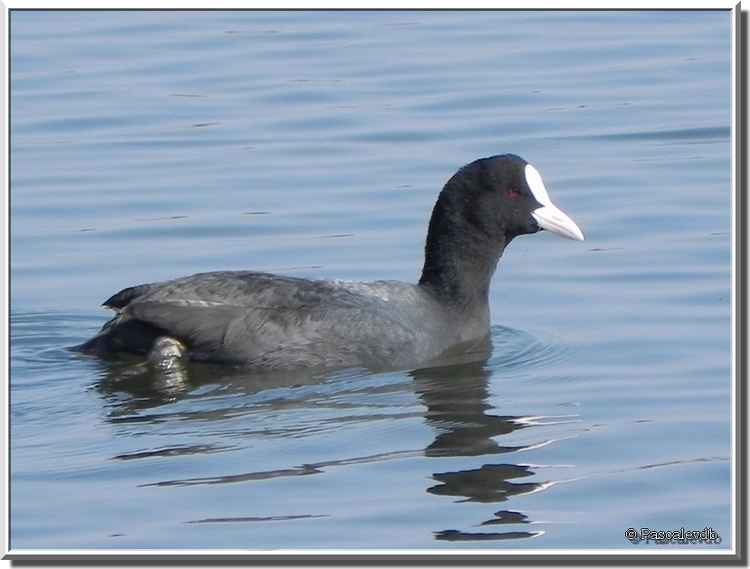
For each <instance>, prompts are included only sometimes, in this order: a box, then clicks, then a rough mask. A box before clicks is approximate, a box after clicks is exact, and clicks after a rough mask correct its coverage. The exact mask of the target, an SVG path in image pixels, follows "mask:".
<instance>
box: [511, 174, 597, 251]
mask: <svg viewBox="0 0 750 569" xmlns="http://www.w3.org/2000/svg"><path fill="white" fill-rule="evenodd" d="M525 173H526V183H527V184H528V186H529V189H530V190H531V193H532V194H533V195H534V199H536V201H538V202H539V203H540V204H542V205H541V207H538V208H537V209H535V210H534V211H532V212H531V215H532V217H533V218H534V219H535V220H536V222H537V223H538V224H539V227H541V228H542V229H546V230H547V231H552V232H553V233H557V234H558V235H562V236H563V237H567V238H569V239H576V240H578V241H583V232H582V231H581V230H580V229H579V227H578V226H577V225H576V224H575V222H574V221H573V220H572V219H570V217H568V215H567V214H566V213H564V212H563V211H562V210H561V209H559V208H558V207H557V206H556V205H555V204H553V203H552V200H550V199H549V194H547V188H545V187H544V182H542V176H541V175H540V174H539V172H538V171H537V169H536V168H534V167H533V166H532V165H531V164H526V172H525Z"/></svg>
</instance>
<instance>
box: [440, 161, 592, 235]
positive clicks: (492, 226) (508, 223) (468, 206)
mask: <svg viewBox="0 0 750 569" xmlns="http://www.w3.org/2000/svg"><path fill="white" fill-rule="evenodd" d="M443 194H447V195H441V199H443V198H444V201H445V203H444V204H443V205H444V206H445V207H448V208H449V209H454V210H455V211H454V213H457V214H459V217H460V218H463V219H462V221H463V222H464V223H465V224H468V226H470V227H471V229H474V230H476V231H479V232H481V233H483V234H485V235H488V236H497V237H498V238H499V239H502V240H503V241H504V244H507V243H508V242H509V241H510V240H511V239H512V238H513V237H516V236H518V235H524V234H528V233H536V232H537V231H540V230H543V229H546V230H548V231H551V232H553V233H557V234H558V235H562V236H563V237H568V238H570V239H577V240H579V241H583V233H582V232H581V230H580V229H579V228H578V226H577V225H576V224H575V222H574V221H573V220H572V219H570V217H568V216H567V215H566V214H565V213H563V212H562V211H561V210H560V209H559V208H558V207H557V206H555V205H554V204H553V203H552V201H551V200H550V198H549V195H548V194H547V189H546V188H545V186H544V182H543V181H542V177H541V175H540V174H539V171H538V170H537V169H536V168H534V166H532V165H531V164H529V163H528V162H526V161H525V160H524V159H523V158H521V157H519V156H516V155H515V154H503V155H499V156H491V157H489V158H481V159H479V160H475V161H474V162H472V163H470V164H467V165H466V166H464V167H463V168H461V169H460V170H459V171H458V172H456V174H454V175H453V177H452V178H451V179H450V180H449V181H448V183H447V184H446V186H445V190H444V191H443ZM454 221H455V220H454ZM470 227H465V228H464V229H465V230H469V229H470Z"/></svg>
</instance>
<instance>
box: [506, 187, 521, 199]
mask: <svg viewBox="0 0 750 569" xmlns="http://www.w3.org/2000/svg"><path fill="white" fill-rule="evenodd" d="M508 197H509V198H510V199H512V200H516V199H518V198H520V197H521V192H520V190H517V189H516V188H510V189H509V190H508Z"/></svg>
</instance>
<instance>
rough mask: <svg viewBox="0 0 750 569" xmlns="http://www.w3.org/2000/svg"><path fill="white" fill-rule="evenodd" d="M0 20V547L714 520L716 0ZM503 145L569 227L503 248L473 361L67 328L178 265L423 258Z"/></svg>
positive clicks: (724, 31) (406, 540)
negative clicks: (340, 366)
mask: <svg viewBox="0 0 750 569" xmlns="http://www.w3.org/2000/svg"><path fill="white" fill-rule="evenodd" d="M11 26H12V27H11V39H12V45H11V58H12V59H11V63H12V70H11V71H12V74H11V103H12V112H11V120H12V134H11V151H12V155H11V168H12V172H11V174H12V176H11V204H10V206H11V207H10V211H11V247H12V249H11V270H12V274H11V295H12V298H11V461H12V462H11V523H12V528H11V529H12V533H11V538H12V541H11V545H12V547H13V548H14V549H24V548H46V547H53V548H135V547H148V548H154V547H158V548H173V547H174V548H251V549H264V548H266V549H267V548H291V547H294V548H301V547H304V548H307V547H313V548H331V547H344V548H347V547H370V548H380V547H389V548H443V547H450V548H496V549H499V548H503V549H505V548H550V547H576V548H589V547H608V548H611V547H615V548H628V550H631V551H643V549H644V548H646V547H648V546H646V545H639V546H637V547H636V546H633V545H631V544H630V543H629V542H628V541H627V540H625V538H624V531H625V530H626V529H627V528H629V527H635V528H641V527H650V528H662V529H672V528H679V527H681V526H685V527H686V528H687V529H702V528H704V527H705V526H710V527H712V528H713V529H714V530H716V531H717V532H719V534H720V535H721V536H722V538H723V541H722V543H721V544H720V545H718V546H714V547H720V548H726V547H729V546H730V545H731V535H730V531H731V521H730V520H731V518H730V516H731V506H730V505H731V483H730V482H731V479H730V476H731V466H732V463H731V439H730V435H731V424H730V416H731V415H730V413H731V406H730V397H731V378H730V203H731V195H730V140H729V136H730V127H729V125H730V59H729V49H730V16H729V13H728V12H648V13H642V12H621V13H618V12H549V13H543V12H528V13H527V12H491V13H479V12H376V13H350V12H335V13H304V12H284V13H275V12H208V13H200V12H189V13H185V12H147V13H141V12H86V13H77V12H19V11H15V12H13V14H12V16H11ZM502 152H515V153H517V154H520V155H521V156H523V157H524V158H526V159H527V160H529V161H530V162H532V163H533V164H535V165H536V167H537V168H538V169H539V170H540V171H541V172H542V174H543V175H544V178H545V181H546V183H547V186H548V188H549V191H550V194H551V196H552V198H553V199H554V200H555V202H556V203H558V205H559V206H560V207H561V208H563V209H564V210H566V211H568V212H569V213H570V214H571V216H572V217H573V218H574V219H575V221H576V222H577V223H578V224H579V225H580V227H581V228H582V229H583V231H584V233H585V234H586V236H587V240H586V241H585V242H583V243H578V242H573V241H568V240H564V239H560V238H558V237H556V236H553V235H550V234H541V235H534V236H528V237H524V238H520V239H518V240H516V241H514V242H513V244H512V245H511V247H510V248H509V249H508V250H507V251H506V254H505V256H504V258H503V260H502V261H501V265H500V270H499V271H498V274H497V275H496V277H495V280H494V282H493V287H492V291H491V296H492V299H491V301H492V311H493V315H492V320H493V327H492V342H493V346H494V351H493V354H492V356H491V357H490V359H489V360H488V361H486V362H477V363H462V364H456V365H453V366H448V367H444V368H433V369H419V370H405V371H394V372H389V373H368V372H367V371H365V370H342V371H337V372H333V373H330V374H325V375H310V374H307V375H306V374H295V375H282V376H275V377H273V376H271V377H269V376H258V375H254V374H252V373H248V372H242V371H241V370H228V369H224V368H222V367H216V366H198V365H195V366H191V368H190V369H189V373H188V375H187V377H174V378H170V377H169V376H166V377H162V376H159V377H155V376H154V375H153V373H151V372H150V371H149V370H148V369H145V368H144V367H143V366H141V365H140V363H139V362H138V361H135V362H134V361H112V362H106V361H100V360H97V359H93V358H90V357H85V356H81V355H77V354H75V353H71V352H70V351H68V350H67V349H66V348H67V347H68V346H71V345H74V344H76V343H79V342H82V341H83V340H85V339H87V338H88V337H90V336H91V335H92V334H94V333H95V332H96V330H98V328H99V327H100V326H101V325H102V323H103V322H105V320H106V319H107V316H108V315H107V313H106V311H105V310H103V309H101V308H100V307H99V304H100V303H101V302H102V301H103V300H104V299H106V298H107V297H108V296H110V295H111V294H113V293H114V292H116V291H118V290H120V289H121V288H123V287H125V286H129V285H133V284H139V283H143V282H153V281H158V280H161V279H167V278H173V277H177V276H181V275H187V274H191V273H194V272H200V271H210V270H216V269H256V270H264V271H272V272H278V273H284V274H289V275H295V276H304V277H312V278H328V277H331V278H344V279H361V280H367V279H374V278H390V279H401V280H406V281H414V280H415V279H416V278H418V275H419V270H420V268H421V261H422V247H423V241H424V234H425V230H426V223H427V221H428V216H429V214H430V211H431V208H432V205H433V202H434V199H435V197H436V195H437V192H438V191H439V189H440V187H441V186H442V184H443V183H444V181H445V180H446V179H447V178H448V177H449V176H450V175H451V174H452V173H453V172H454V171H455V170H456V169H457V168H458V167H459V166H461V165H462V164H464V163H466V162H469V161H471V160H473V159H475V158H478V157H481V156H487V155H491V154H496V153H502ZM651 547H656V548H664V547H666V546H651ZM673 547H675V548H680V547H681V546H679V545H675V546H673ZM704 547H705V546H704Z"/></svg>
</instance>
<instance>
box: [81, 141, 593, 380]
mask: <svg viewBox="0 0 750 569" xmlns="http://www.w3.org/2000/svg"><path fill="white" fill-rule="evenodd" d="M542 229H546V230H549V231H553V232H555V233H558V234H560V235H563V236H565V237H569V238H572V239H578V240H583V234H582V233H581V230H580V229H579V228H578V226H577V225H576V224H575V223H574V222H573V221H572V220H571V219H570V218H569V217H568V216H567V215H565V214H564V213H563V212H562V211H560V210H559V209H558V208H557V207H556V206H555V205H553V204H552V202H551V201H550V199H549V196H548V194H547V191H546V189H545V187H544V183H543V182H542V178H541V176H540V175H539V172H538V171H537V170H536V169H535V168H534V167H533V166H531V165H530V164H528V163H527V162H526V161H525V160H523V159H522V158H520V157H518V156H515V155H513V154H505V155H501V156H492V157H489V158H482V159H480V160H476V161H474V162H472V163H470V164H467V165H466V166H464V167H463V168H461V169H460V170H459V171H458V172H456V173H455V174H454V175H453V177H451V179H450V180H448V182H447V183H446V184H445V187H444V188H443V190H442V192H441V193H440V196H439V197H438V200H437V203H436V204H435V207H434V209H433V211H432V218H431V219H430V225H429V230H428V233H427V242H426V246H425V262H424V268H423V269H422V276H421V278H420V280H419V283H418V284H416V285H414V284H408V283H403V282H398V281H374V282H347V281H314V280H307V279H300V278H293V277H286V276H278V275H271V274H267V273H259V272H251V271H222V272H212V273H202V274H196V275H193V276H189V277H185V278H180V279H175V280H171V281H165V282H159V283H152V284H144V285H139V286H134V287H130V288H126V289H124V290H122V291H120V292H118V293H117V294H115V295H114V296H112V297H111V298H110V299H108V300H107V301H106V302H105V303H104V306H107V307H109V308H111V309H114V310H115V311H116V312H117V315H116V316H115V317H114V318H113V319H112V320H110V321H109V322H107V323H106V324H105V325H104V327H103V328H102V329H101V331H100V332H99V334H97V336H95V337H94V338H92V339H91V340H89V341H88V342H86V343H85V344H83V345H81V346H79V349H80V350H82V351H84V352H87V353H95V354H106V353H113V352H131V353H141V354H148V355H149V358H150V359H151V360H155V361H159V360H163V359H165V358H177V357H189V358H191V359H195V360H207V361H217V362H226V363H234V364H242V365H247V366H250V367H256V368H262V369H264V370H271V369H292V368H300V367H315V368H318V367H322V368H335V367H355V366H363V367H369V368H381V369H382V368H404V367H412V366H416V365H420V364H424V363H427V362H430V361H431V360H436V359H438V358H440V357H441V356H442V355H444V354H445V353H446V352H450V353H453V352H454V351H461V350H464V349H468V348H470V347H471V346H473V345H476V344H479V343H482V342H486V339H487V336H488V334H489V324H490V322H489V305H488V291H489V286H490V280H491V279H492V275H493V274H494V272H495V268H496V266H497V262H498V260H499V259H500V257H501V256H502V254H503V250H504V249H505V247H507V246H508V244H509V243H510V242H511V240H512V239H513V238H514V237H517V236H519V235H525V234H529V233H536V232H537V231H540V230H542Z"/></svg>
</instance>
